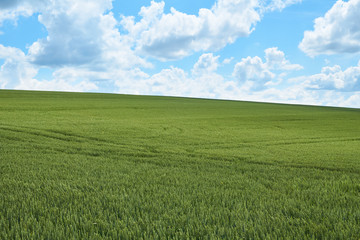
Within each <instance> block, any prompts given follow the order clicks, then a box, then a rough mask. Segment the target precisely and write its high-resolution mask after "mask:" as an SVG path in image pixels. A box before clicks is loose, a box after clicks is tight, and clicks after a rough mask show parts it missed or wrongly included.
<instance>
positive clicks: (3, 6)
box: [0, 0, 47, 26]
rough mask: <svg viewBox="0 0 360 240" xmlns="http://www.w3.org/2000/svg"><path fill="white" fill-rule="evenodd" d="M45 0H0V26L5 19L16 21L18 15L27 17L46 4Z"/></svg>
mask: <svg viewBox="0 0 360 240" xmlns="http://www.w3.org/2000/svg"><path fill="white" fill-rule="evenodd" d="M46 4H47V1H46V0H1V1H0V26H1V24H2V23H3V22H4V21H5V20H11V21H14V22H16V20H17V18H18V17H19V16H25V17H29V16H31V15H33V14H34V13H36V12H38V11H39V10H40V9H44V7H45V6H46Z"/></svg>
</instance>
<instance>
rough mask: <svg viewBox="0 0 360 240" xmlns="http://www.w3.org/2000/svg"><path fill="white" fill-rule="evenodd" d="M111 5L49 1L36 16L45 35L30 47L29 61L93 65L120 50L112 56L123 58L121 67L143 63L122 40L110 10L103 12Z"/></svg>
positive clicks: (91, 1)
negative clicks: (44, 30) (46, 33)
mask: <svg viewBox="0 0 360 240" xmlns="http://www.w3.org/2000/svg"><path fill="white" fill-rule="evenodd" d="M111 7H112V6H111V0H103V1H95V0H89V1H87V0H86V1H85V0H79V1H76V2H73V1H53V2H52V5H51V6H49V7H48V8H47V10H46V11H44V12H42V13H41V14H40V15H39V21H40V22H41V23H42V24H44V26H45V27H46V29H47V31H48V33H49V35H48V36H47V38H45V39H40V40H38V41H37V42H35V43H33V44H32V45H31V46H30V48H29V57H30V59H31V61H32V62H33V63H35V64H38V65H42V66H52V67H59V66H60V67H61V66H68V65H83V64H93V65H96V64H97V63H99V64H101V62H104V60H112V61H109V62H114V61H113V60H114V55H115V54H119V53H121V54H122V55H119V56H117V57H116V58H117V60H119V59H120V58H122V59H126V61H125V60H123V61H122V62H121V63H122V65H121V66H124V67H129V65H132V64H135V63H139V64H145V61H143V60H142V59H140V57H137V56H135V54H134V53H133V51H132V50H131V49H130V46H127V44H126V43H124V41H123V39H122V38H121V36H120V33H119V31H118V30H117V28H116V24H117V22H116V20H115V19H114V17H113V16H112V13H108V14H104V12H105V11H107V10H109V9H111ZM116 62H117V61H116Z"/></svg>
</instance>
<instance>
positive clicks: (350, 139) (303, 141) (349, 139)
mask: <svg viewBox="0 0 360 240" xmlns="http://www.w3.org/2000/svg"><path fill="white" fill-rule="evenodd" d="M357 141H360V138H358V137H355V138H354V137H347V138H346V137H344V138H319V139H296V140H293V141H276V142H265V144H264V145H266V146H281V145H295V144H314V143H331V142H334V143H336V142H357Z"/></svg>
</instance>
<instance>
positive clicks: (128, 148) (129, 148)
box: [0, 125, 155, 157]
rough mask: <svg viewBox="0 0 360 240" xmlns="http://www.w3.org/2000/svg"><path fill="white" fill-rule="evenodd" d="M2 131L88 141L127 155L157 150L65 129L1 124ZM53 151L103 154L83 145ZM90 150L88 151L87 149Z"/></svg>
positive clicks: (68, 141)
mask: <svg viewBox="0 0 360 240" xmlns="http://www.w3.org/2000/svg"><path fill="white" fill-rule="evenodd" d="M0 131H5V132H13V133H20V134H26V135H30V136H36V137H42V138H47V139H53V140H57V141H58V140H60V141H62V142H65V143H72V142H75V143H88V144H91V145H93V146H94V145H96V146H97V147H103V148H104V149H103V151H105V152H114V151H115V152H117V153H121V155H125V156H135V157H138V156H140V157H141V156H143V157H152V156H153V155H154V152H155V151H149V149H148V147H147V146H134V145H129V144H124V143H117V142H113V141H109V140H105V139H101V138H96V137H86V136H81V135H78V134H73V133H69V132H63V131H58V130H47V129H39V128H30V127H20V126H17V127H14V126H10V125H7V126H4V125H3V126H0ZM1 137H4V138H6V139H8V140H11V141H16V142H21V141H24V138H20V137H14V136H6V135H4V136H1ZM44 149H46V148H44ZM51 150H52V151H56V152H64V151H65V152H67V153H70V154H79V153H80V154H85V155H89V156H100V155H101V154H100V153H99V152H103V151H98V152H97V151H96V150H92V151H90V150H91V149H86V148H83V149H82V148H81V146H77V147H76V146H74V147H73V146H71V147H70V148H66V149H64V148H52V149H51ZM87 150H88V151H87Z"/></svg>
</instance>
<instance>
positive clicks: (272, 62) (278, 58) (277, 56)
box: [265, 47, 303, 70]
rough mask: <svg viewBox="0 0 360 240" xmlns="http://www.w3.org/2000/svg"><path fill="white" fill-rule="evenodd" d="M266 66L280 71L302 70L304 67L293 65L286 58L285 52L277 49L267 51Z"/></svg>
mask: <svg viewBox="0 0 360 240" xmlns="http://www.w3.org/2000/svg"><path fill="white" fill-rule="evenodd" d="M265 59H266V65H267V67H268V68H269V69H279V70H301V69H303V67H302V66H301V65H299V64H291V63H290V62H289V60H287V59H286V58H285V54H284V52H282V51H280V50H278V48H277V47H273V48H268V49H266V50H265Z"/></svg>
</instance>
